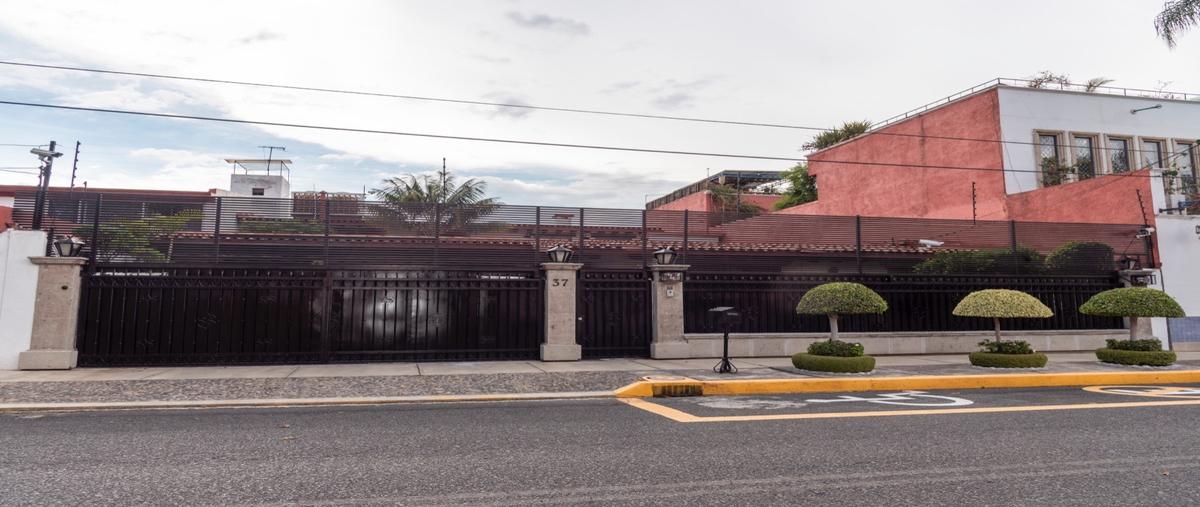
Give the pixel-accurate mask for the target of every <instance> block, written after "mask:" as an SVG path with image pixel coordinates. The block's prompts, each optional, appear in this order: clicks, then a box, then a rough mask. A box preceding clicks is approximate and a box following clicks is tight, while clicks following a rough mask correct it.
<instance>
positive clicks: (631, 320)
mask: <svg viewBox="0 0 1200 507" xmlns="http://www.w3.org/2000/svg"><path fill="white" fill-rule="evenodd" d="M580 279H581V281H580V284H579V288H580V291H579V296H578V297H579V302H578V305H577V309H578V310H577V313H578V316H579V319H578V321H577V322H576V324H577V325H576V334H577V336H578V340H579V344H580V345H582V347H583V356H584V357H645V356H649V355H650V340H651V327H650V326H651V318H650V311H651V310H650V277H649V275H648V273H647V272H646V271H645V270H636V271H633V270H628V271H591V270H587V269H586V268H585V269H584V270H583V271H581V272H580Z"/></svg>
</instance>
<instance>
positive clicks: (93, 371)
mask: <svg viewBox="0 0 1200 507" xmlns="http://www.w3.org/2000/svg"><path fill="white" fill-rule="evenodd" d="M1177 354H1178V357H1179V361H1180V362H1185V361H1200V352H1178V353H1177ZM1046 355H1047V356H1049V357H1050V364H1049V365H1048V366H1047V368H1048V369H1052V368H1054V367H1055V366H1054V365H1056V364H1059V365H1061V364H1063V363H1095V362H1096V355H1095V354H1094V353H1092V352H1051V353H1048V354H1046ZM717 361H718V360H717V359H671V360H658V359H589V360H584V361H573V362H542V361H478V362H435V363H347V364H308V365H286V366H278V365H272V366H177V367H133V368H79V369H75V370H68V371H13V370H2V371H0V383H4V382H100V381H130V380H215V379H283V378H293V379H297V378H332V377H408V376H423V377H428V376H442V375H497V374H527V373H534V374H536V373H560V374H563V373H566V374H569V373H595V372H639V373H643V372H644V373H647V374H653V373H654V372H666V373H672V374H674V373H681V372H703V371H706V370H710V369H711V368H712V367H713V365H715V364H716V363H717ZM733 363H734V364H735V365H736V366H737V367H738V368H739V369H741V370H743V371H748V370H763V369H773V368H782V369H792V361H791V358H787V357H758V358H734V359H733ZM875 365H876V368H877V369H880V370H884V369H896V368H899V369H909V368H913V367H917V368H920V367H929V366H933V367H938V366H941V367H945V366H961V367H967V368H970V367H971V366H970V363H969V362H968V361H967V355H966V354H946V355H920V356H876V358H875ZM797 373H799V372H798V371H797Z"/></svg>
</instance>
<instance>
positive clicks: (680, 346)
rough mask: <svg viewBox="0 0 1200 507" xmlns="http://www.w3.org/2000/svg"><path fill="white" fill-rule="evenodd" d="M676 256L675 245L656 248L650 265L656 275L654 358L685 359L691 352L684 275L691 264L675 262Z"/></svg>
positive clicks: (653, 282)
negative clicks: (685, 316)
mask: <svg viewBox="0 0 1200 507" xmlns="http://www.w3.org/2000/svg"><path fill="white" fill-rule="evenodd" d="M676 259H678V255H677V254H676V253H675V250H674V249H672V248H670V247H666V248H661V249H659V250H657V251H655V252H654V264H652V265H650V273H651V274H652V275H653V277H652V278H651V281H650V285H651V288H650V308H651V315H652V316H653V319H654V323H653V332H652V334H651V337H652V338H651V341H650V357H652V358H654V359H682V358H686V357H689V356H690V355H691V351H690V349H689V347H688V343H687V340H685V339H684V336H683V275H684V273H686V272H687V269H688V266H687V265H686V264H675V260H676Z"/></svg>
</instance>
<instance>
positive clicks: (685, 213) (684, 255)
mask: <svg viewBox="0 0 1200 507" xmlns="http://www.w3.org/2000/svg"><path fill="white" fill-rule="evenodd" d="M688 229H689V227H688V210H683V252H682V253H681V255H680V257H681V259H679V260H680V262H683V263H684V264H687V260H688Z"/></svg>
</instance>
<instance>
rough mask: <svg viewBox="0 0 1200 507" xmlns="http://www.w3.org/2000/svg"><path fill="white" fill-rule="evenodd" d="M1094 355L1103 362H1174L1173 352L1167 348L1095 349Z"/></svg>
mask: <svg viewBox="0 0 1200 507" xmlns="http://www.w3.org/2000/svg"><path fill="white" fill-rule="evenodd" d="M1096 357H1097V358H1099V359H1100V360H1101V361H1103V362H1105V363H1112V364H1124V365H1129V366H1170V365H1171V364H1173V363H1174V362H1175V353H1174V352H1171V351H1169V350H1151V351H1146V350H1114V349H1108V348H1105V349H1096Z"/></svg>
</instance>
